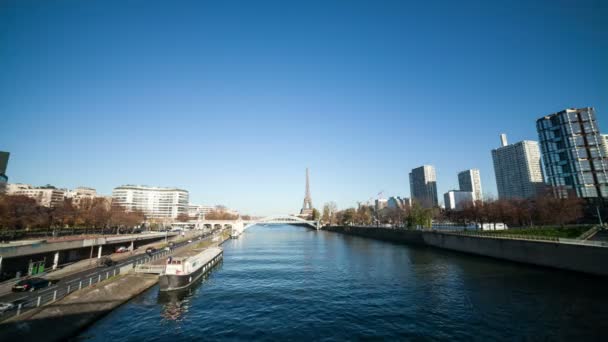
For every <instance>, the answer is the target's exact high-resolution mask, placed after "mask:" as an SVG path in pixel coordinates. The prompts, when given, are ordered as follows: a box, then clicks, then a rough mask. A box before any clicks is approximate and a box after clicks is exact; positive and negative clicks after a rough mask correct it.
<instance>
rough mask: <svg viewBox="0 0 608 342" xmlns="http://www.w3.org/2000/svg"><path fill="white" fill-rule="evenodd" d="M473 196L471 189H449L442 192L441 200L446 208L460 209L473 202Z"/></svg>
mask: <svg viewBox="0 0 608 342" xmlns="http://www.w3.org/2000/svg"><path fill="white" fill-rule="evenodd" d="M474 197H475V194H474V193H473V192H472V191H462V190H451V191H448V192H446V193H445V194H443V202H444V204H445V208H446V209H448V210H462V209H464V207H465V205H467V204H470V203H473V200H474Z"/></svg>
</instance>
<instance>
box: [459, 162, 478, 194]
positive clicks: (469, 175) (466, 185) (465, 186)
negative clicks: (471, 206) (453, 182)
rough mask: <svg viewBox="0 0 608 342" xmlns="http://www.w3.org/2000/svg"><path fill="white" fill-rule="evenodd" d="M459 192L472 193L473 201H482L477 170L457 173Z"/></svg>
mask: <svg viewBox="0 0 608 342" xmlns="http://www.w3.org/2000/svg"><path fill="white" fill-rule="evenodd" d="M458 185H459V187H460V191H470V192H472V193H473V201H483V195H482V192H481V176H480V175H479V170H478V169H470V170H465V171H462V172H459V173H458Z"/></svg>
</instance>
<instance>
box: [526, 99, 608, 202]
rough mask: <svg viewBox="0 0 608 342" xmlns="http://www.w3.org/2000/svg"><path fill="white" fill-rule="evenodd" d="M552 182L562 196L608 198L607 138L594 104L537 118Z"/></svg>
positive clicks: (537, 126) (546, 167) (546, 170)
mask: <svg viewBox="0 0 608 342" xmlns="http://www.w3.org/2000/svg"><path fill="white" fill-rule="evenodd" d="M536 129H537V130H538V137H539V139H540V145H541V150H542V152H543V162H544V163H545V172H546V173H547V180H548V183H549V184H550V185H551V186H552V187H553V191H554V194H555V195H556V196H559V197H567V196H569V195H574V196H576V197H580V198H596V197H599V198H605V197H608V170H607V166H608V156H607V155H606V152H607V150H606V145H605V137H604V136H603V135H601V134H600V129H599V127H598V125H597V121H596V119H595V109H593V108H591V107H587V108H579V109H574V108H571V109H565V110H562V111H561V112H558V113H554V114H550V115H547V116H544V117H542V118H540V119H538V120H536Z"/></svg>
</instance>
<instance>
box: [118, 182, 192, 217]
mask: <svg viewBox="0 0 608 342" xmlns="http://www.w3.org/2000/svg"><path fill="white" fill-rule="evenodd" d="M188 203H189V194H188V191H186V190H182V189H177V188H159V187H148V186H139V185H123V186H119V187H117V188H114V190H113V191H112V206H121V207H123V208H125V209H126V210H128V211H132V210H140V211H142V212H143V213H144V214H145V215H146V217H147V218H152V219H154V218H158V219H175V218H177V216H178V215H179V214H187V213H188V209H189V204H188Z"/></svg>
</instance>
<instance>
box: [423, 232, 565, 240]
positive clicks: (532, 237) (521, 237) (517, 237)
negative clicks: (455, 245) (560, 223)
mask: <svg viewBox="0 0 608 342" xmlns="http://www.w3.org/2000/svg"><path fill="white" fill-rule="evenodd" d="M435 232H437V233H441V234H450V235H463V236H474V237H482V238H492V239H507V240H531V241H549V242H551V241H552V242H559V238H557V237H554V236H537V235H520V234H504V233H502V234H501V233H491V232H484V233H479V232H476V231H448V230H436V231H435Z"/></svg>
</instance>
